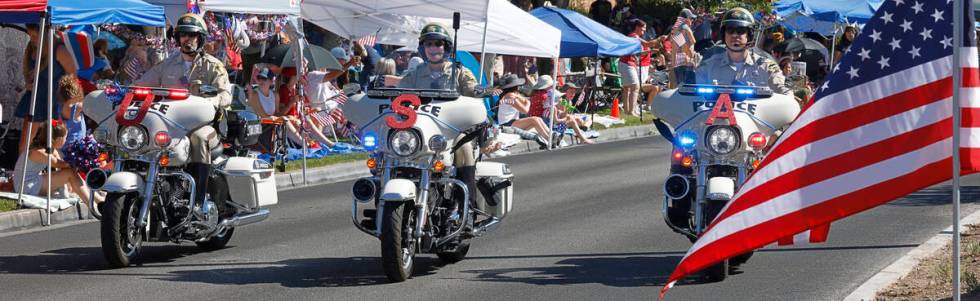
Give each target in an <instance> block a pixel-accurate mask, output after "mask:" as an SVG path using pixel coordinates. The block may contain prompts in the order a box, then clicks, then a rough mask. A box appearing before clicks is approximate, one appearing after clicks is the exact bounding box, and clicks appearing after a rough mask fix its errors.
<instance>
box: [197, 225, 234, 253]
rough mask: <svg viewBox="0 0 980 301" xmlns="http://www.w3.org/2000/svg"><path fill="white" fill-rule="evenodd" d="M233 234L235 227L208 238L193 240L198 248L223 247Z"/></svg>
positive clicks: (214, 248) (209, 249)
mask: <svg viewBox="0 0 980 301" xmlns="http://www.w3.org/2000/svg"><path fill="white" fill-rule="evenodd" d="M233 234H235V228H228V229H225V230H224V231H221V233H218V235H215V236H213V237H211V238H210V239H208V240H205V241H199V242H195V244H197V247H198V248H201V249H202V250H205V251H214V250H220V249H224V248H225V246H226V245H228V242H229V241H231V236H232V235H233Z"/></svg>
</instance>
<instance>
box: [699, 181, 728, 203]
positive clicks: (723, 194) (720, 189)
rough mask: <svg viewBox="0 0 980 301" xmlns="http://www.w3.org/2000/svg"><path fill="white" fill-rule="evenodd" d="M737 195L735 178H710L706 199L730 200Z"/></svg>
mask: <svg viewBox="0 0 980 301" xmlns="http://www.w3.org/2000/svg"><path fill="white" fill-rule="evenodd" d="M733 196H735V180H734V179H732V178H729V177H713V178H711V179H708V189H707V192H706V194H705V199H708V200H715V201H728V200H731V199H732V197H733Z"/></svg>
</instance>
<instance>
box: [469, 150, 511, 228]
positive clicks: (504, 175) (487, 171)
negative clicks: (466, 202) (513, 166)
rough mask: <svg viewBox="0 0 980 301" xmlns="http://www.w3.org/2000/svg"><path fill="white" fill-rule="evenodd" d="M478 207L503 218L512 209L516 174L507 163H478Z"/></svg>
mask: <svg viewBox="0 0 980 301" xmlns="http://www.w3.org/2000/svg"><path fill="white" fill-rule="evenodd" d="M476 178H477V181H476V188H477V189H478V190H479V191H480V193H479V197H477V198H476V202H477V204H476V205H477V208H480V209H483V210H485V211H486V212H487V213H489V214H490V215H493V216H494V217H496V218H503V217H504V216H506V215H507V213H508V212H510V210H511V206H512V205H513V199H514V184H513V181H512V180H513V178H514V174H513V173H511V172H510V168H508V167H507V164H503V163H497V162H478V163H476Z"/></svg>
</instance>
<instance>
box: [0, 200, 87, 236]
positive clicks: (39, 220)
mask: <svg viewBox="0 0 980 301" xmlns="http://www.w3.org/2000/svg"><path fill="white" fill-rule="evenodd" d="M91 218H92V217H91V216H90V215H89V212H88V208H87V207H85V206H84V205H81V204H75V206H71V207H68V209H65V210H61V211H57V212H51V224H52V225H55V224H59V223H64V222H70V221H80V220H87V219H91ZM44 219H45V217H44V210H43V209H18V210H13V211H7V212H0V233H4V232H14V231H19V230H24V229H29V228H33V227H37V226H41V225H42V224H43V222H44Z"/></svg>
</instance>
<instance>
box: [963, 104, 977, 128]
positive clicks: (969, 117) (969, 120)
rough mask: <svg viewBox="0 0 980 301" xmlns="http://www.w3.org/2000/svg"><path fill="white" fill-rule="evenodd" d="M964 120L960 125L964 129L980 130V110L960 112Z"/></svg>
mask: <svg viewBox="0 0 980 301" xmlns="http://www.w3.org/2000/svg"><path fill="white" fill-rule="evenodd" d="M960 112H962V114H960V115H961V116H963V119H962V120H961V122H960V125H961V126H963V127H964V128H978V129H975V130H980V108H963V109H962V110H960Z"/></svg>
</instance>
